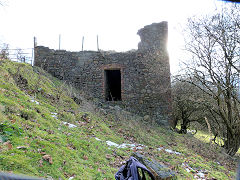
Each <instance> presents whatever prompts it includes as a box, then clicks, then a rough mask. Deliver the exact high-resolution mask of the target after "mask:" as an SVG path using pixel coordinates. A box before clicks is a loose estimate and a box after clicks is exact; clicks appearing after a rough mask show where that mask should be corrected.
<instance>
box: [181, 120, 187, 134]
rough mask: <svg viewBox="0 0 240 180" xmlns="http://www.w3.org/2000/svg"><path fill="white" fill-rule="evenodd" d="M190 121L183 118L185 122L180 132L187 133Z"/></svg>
mask: <svg viewBox="0 0 240 180" xmlns="http://www.w3.org/2000/svg"><path fill="white" fill-rule="evenodd" d="M188 123H189V121H188V120H184V119H183V123H182V124H181V129H180V131H179V133H180V134H187V126H188Z"/></svg>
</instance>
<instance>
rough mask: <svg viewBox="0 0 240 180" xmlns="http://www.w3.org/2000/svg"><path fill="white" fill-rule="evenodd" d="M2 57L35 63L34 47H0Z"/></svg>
mask: <svg viewBox="0 0 240 180" xmlns="http://www.w3.org/2000/svg"><path fill="white" fill-rule="evenodd" d="M0 59H9V60H11V61H15V62H22V63H28V64H31V65H33V60H34V48H25V49H21V48H17V49H9V48H7V47H5V48H2V49H0Z"/></svg>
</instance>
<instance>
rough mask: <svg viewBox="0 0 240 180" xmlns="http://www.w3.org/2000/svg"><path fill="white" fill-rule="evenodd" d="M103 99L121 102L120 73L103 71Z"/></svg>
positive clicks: (117, 71) (118, 71)
mask: <svg viewBox="0 0 240 180" xmlns="http://www.w3.org/2000/svg"><path fill="white" fill-rule="evenodd" d="M104 75H105V83H104V84H105V99H106V101H121V100H122V97H121V71H120V69H118V70H105V71H104Z"/></svg>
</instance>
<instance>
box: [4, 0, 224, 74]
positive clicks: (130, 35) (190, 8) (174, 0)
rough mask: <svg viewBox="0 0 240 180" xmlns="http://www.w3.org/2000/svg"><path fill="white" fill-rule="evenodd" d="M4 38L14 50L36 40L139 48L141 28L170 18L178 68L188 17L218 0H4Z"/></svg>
mask: <svg viewBox="0 0 240 180" xmlns="http://www.w3.org/2000/svg"><path fill="white" fill-rule="evenodd" d="M0 1H3V2H5V6H3V7H0V22H1V28H0V42H1V43H7V44H9V45H10V47H11V48H22V49H25V48H32V47H33V37H34V36H36V37H37V44H38V45H43V46H48V47H50V48H53V49H58V36H59V34H61V49H66V50H71V51H80V50H81V46H82V42H81V41H82V36H84V49H85V50H97V43H96V36H97V35H98V36H99V47H100V49H102V50H116V51H127V50H131V49H137V44H138V42H139V41H140V38H139V36H138V35H137V34H136V33H137V31H138V29H140V28H142V27H143V26H145V25H148V24H151V23H153V22H161V21H168V22H169V38H168V39H169V41H168V50H169V54H170V63H171V72H172V73H174V72H175V71H176V70H177V67H178V57H180V56H179V54H181V51H180V49H181V47H180V46H181V45H182V37H181V33H179V27H180V26H181V25H182V26H183V24H184V22H185V21H186V19H187V18H188V17H191V16H192V15H195V14H206V13H209V12H211V11H214V10H215V9H216V7H217V6H221V4H222V2H221V1H217V0H0Z"/></svg>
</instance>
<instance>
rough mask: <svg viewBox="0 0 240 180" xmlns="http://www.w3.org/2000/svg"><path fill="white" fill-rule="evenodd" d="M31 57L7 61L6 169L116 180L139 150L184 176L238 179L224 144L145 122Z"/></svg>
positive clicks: (1, 91) (0, 152)
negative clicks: (93, 96) (64, 79)
mask: <svg viewBox="0 0 240 180" xmlns="http://www.w3.org/2000/svg"><path fill="white" fill-rule="evenodd" d="M85 98H86V97H85V96H84V93H83V92H78V91H77V90H76V89H74V88H72V87H70V86H68V85H66V84H65V83H63V82H61V81H59V80H57V79H56V78H53V77H52V76H50V75H49V74H47V73H46V72H44V71H43V70H41V69H40V68H37V67H31V66H30V65H28V64H21V63H14V62H11V61H8V60H5V61H0V171H4V172H13V173H16V174H26V175H30V176H36V177H45V178H48V179H59V178H60V179H69V178H70V179H72V178H73V179H114V174H115V173H116V172H117V170H118V169H119V167H120V166H121V165H122V164H124V163H125V161H126V160H128V158H129V157H130V155H131V154H132V153H133V152H135V151H137V152H140V153H142V154H145V155H146V156H148V157H153V158H155V159H156V160H158V161H159V162H161V163H163V164H165V165H167V166H168V167H170V168H171V169H172V170H174V171H175V172H176V175H177V179H194V178H200V179H234V177H235V167H236V166H235V163H234V160H232V159H230V158H229V157H227V156H226V155H225V154H224V153H222V150H221V149H220V148H217V147H215V146H214V145H209V144H206V143H203V142H201V141H200V140H198V139H195V138H194V137H193V136H192V135H189V134H187V135H179V134H177V133H175V132H173V131H171V130H167V129H164V128H161V127H158V126H156V125H154V124H153V123H151V124H150V123H149V122H146V121H144V119H143V118H141V117H138V116H137V115H133V114H131V113H129V112H126V111H124V110H122V109H121V108H120V107H118V106H104V105H102V107H101V108H99V103H98V102H97V100H96V99H91V98H87V99H85Z"/></svg>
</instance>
